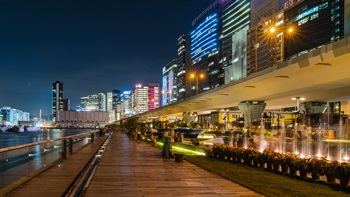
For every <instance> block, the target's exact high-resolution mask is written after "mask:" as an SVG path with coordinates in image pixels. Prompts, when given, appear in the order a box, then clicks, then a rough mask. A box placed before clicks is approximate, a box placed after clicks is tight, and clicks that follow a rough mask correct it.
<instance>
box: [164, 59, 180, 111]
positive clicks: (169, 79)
mask: <svg viewBox="0 0 350 197" xmlns="http://www.w3.org/2000/svg"><path fill="white" fill-rule="evenodd" d="M176 70H177V61H176V59H173V60H171V61H170V62H169V63H168V64H167V65H166V66H164V67H163V72H162V88H163V90H162V106H165V105H168V104H170V103H174V102H176V101H177V95H176V93H177V86H176V80H177V76H176Z"/></svg>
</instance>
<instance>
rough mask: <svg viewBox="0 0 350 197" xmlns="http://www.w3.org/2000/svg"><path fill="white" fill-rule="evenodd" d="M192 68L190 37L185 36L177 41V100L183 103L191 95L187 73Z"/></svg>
mask: <svg viewBox="0 0 350 197" xmlns="http://www.w3.org/2000/svg"><path fill="white" fill-rule="evenodd" d="M190 67H191V56H190V37H189V35H188V34H184V35H182V36H180V37H179V38H178V39H177V69H176V72H175V73H176V86H177V100H178V101H181V100H184V99H185V98H187V97H188V96H189V95H190V93H189V92H190V87H189V84H188V76H187V74H188V73H187V71H188V70H189V68H190Z"/></svg>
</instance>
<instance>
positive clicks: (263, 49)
mask: <svg viewBox="0 0 350 197" xmlns="http://www.w3.org/2000/svg"><path fill="white" fill-rule="evenodd" d="M283 18H284V17H283V9H282V7H281V4H280V1H279V0H268V1H264V2H263V3H262V4H261V5H260V6H259V7H257V8H255V9H254V10H252V21H254V23H252V26H251V27H250V28H249V30H248V31H247V69H246V72H247V75H251V74H253V73H256V72H259V71H261V70H263V69H266V68H268V67H271V66H273V65H275V64H276V62H281V61H282V60H283V59H282V58H283V57H282V55H283V49H282V48H280V45H279V44H278V43H280V41H281V38H282V34H270V31H269V28H272V27H274V28H275V27H276V28H280V27H283V26H284V23H283ZM282 33H283V32H282Z"/></svg>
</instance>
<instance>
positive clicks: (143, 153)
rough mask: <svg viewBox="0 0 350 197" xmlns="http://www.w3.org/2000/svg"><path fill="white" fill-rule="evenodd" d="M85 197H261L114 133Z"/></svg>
mask: <svg viewBox="0 0 350 197" xmlns="http://www.w3.org/2000/svg"><path fill="white" fill-rule="evenodd" d="M85 196H86V197H96V196H101V197H102V196H103V197H109V196H111V197H112V196H113V197H115V196H118V197H138V196H140V197H141V196H142V197H154V196H155V197H157V196H166V197H171V196H176V197H179V196H181V197H186V196H187V197H190V196H191V197H193V196H201V197H203V196H204V197H216V196H230V197H232V196H245V197H248V196H260V194H257V193H255V192H254V191H251V190H249V189H247V188H245V187H243V186H241V185H238V184H236V183H234V182H231V181H229V180H227V179H225V178H222V177H220V176H218V175H216V174H214V173H212V172H208V171H206V170H203V169H202V168H200V167H197V166H196V165H193V164H191V163H189V162H187V161H184V162H175V161H174V159H166V158H162V157H161V150H160V149H159V148H156V147H152V146H151V145H150V144H149V143H146V142H141V143H139V142H137V141H132V140H130V139H129V138H128V137H127V136H126V134H124V133H121V132H115V133H114V134H113V136H112V138H111V140H110V141H109V144H108V145H107V147H106V149H105V151H104V155H103V157H102V159H101V162H100V163H99V166H98V167H97V170H96V171H95V174H94V175H93V178H92V180H91V182H90V185H89V187H88V189H87V191H86V193H85Z"/></svg>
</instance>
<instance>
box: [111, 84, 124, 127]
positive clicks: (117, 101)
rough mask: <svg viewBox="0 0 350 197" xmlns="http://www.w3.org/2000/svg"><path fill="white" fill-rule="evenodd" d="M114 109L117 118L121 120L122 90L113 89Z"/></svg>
mask: <svg viewBox="0 0 350 197" xmlns="http://www.w3.org/2000/svg"><path fill="white" fill-rule="evenodd" d="M112 110H113V111H114V113H115V116H114V117H115V120H120V115H121V112H122V110H121V97H120V90H117V89H114V90H112Z"/></svg>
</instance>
